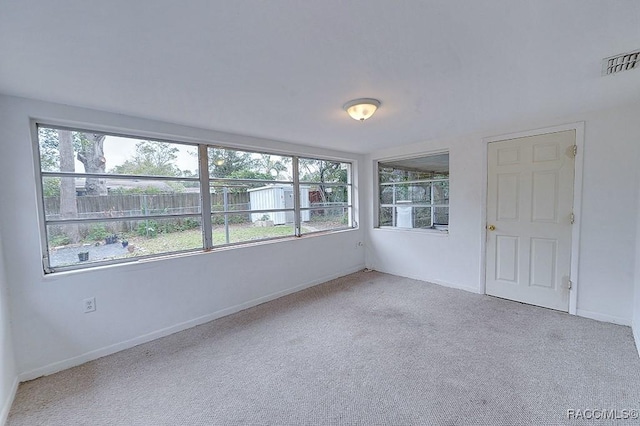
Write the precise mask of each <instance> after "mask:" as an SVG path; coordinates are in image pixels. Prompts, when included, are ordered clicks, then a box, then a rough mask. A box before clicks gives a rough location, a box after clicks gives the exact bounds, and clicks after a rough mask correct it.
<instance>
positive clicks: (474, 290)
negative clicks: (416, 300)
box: [370, 267, 480, 294]
mask: <svg viewBox="0 0 640 426" xmlns="http://www.w3.org/2000/svg"><path fill="white" fill-rule="evenodd" d="M370 268H371V269H372V270H374V271H378V272H382V273H383V274H391V275H396V276H398V277H404V278H411V279H412V280H417V281H424V282H427V283H431V284H437V285H441V286H443V287H449V288H455V289H458V290H464V291H468V292H470V293H476V294H480V291H479V290H478V289H477V288H474V287H469V286H464V285H460V284H455V283H450V282H447V281H440V280H432V279H428V278H424V277H419V276H416V275H412V274H407V273H406V272H401V271H385V270H382V269H378V268H375V267H370Z"/></svg>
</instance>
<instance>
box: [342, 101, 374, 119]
mask: <svg viewBox="0 0 640 426" xmlns="http://www.w3.org/2000/svg"><path fill="white" fill-rule="evenodd" d="M379 106H380V101H379V100H377V99H371V98H361V99H354V100H352V101H349V102H347V103H346V104H344V106H343V107H342V108H344V110H345V111H347V114H349V115H350V116H351V118H353V119H354V120H358V121H364V120H366V119H367V118H369V117H371V116H372V115H373V113H374V112H376V110H377V109H378V107H379Z"/></svg>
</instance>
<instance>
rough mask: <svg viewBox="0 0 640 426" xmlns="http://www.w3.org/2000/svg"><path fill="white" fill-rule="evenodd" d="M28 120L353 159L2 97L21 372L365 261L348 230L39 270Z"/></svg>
mask: <svg viewBox="0 0 640 426" xmlns="http://www.w3.org/2000/svg"><path fill="white" fill-rule="evenodd" d="M30 117H32V118H40V119H51V120H56V121H59V120H63V121H68V122H69V123H70V124H73V123H76V124H77V123H85V126H89V127H90V126H91V124H92V123H93V124H96V125H99V126H101V127H113V128H118V129H120V130H121V131H126V130H128V129H131V130H133V131H141V132H149V133H150V134H157V135H158V136H164V137H170V136H171V135H178V136H182V137H185V138H192V139H194V140H202V141H211V142H214V141H216V142H219V143H227V144H235V145H237V146H244V147H259V148H262V149H265V150H274V151H283V152H287V151H290V152H294V153H298V154H306V155H310V156H313V155H317V156H331V157H341V158H345V159H352V160H361V157H360V156H357V155H353V154H345V153H341V152H334V151H327V150H322V149H319V148H306V147H305V148H303V147H301V146H299V145H292V144H287V143H283V142H277V141H269V140H262V139H255V138H247V137H239V136H234V135H229V134H224V133H220V132H213V131H206V130H202V129H194V128H188V127H183V126H177V125H171V124H167V123H160V122H154V121H149V120H143V119H137V118H132V117H126V116H121V115H115V114H109V113H104V112H99V111H94V110H87V109H79V108H72V107H68V106H63V105H56V104H50V103H44V102H39V101H32V100H26V99H21V98H14V97H7V96H0V147H1V149H2V151H1V155H0V181H1V182H2V185H0V199H1V200H3V202H2V203H1V204H0V230H1V231H2V233H3V235H4V241H6V244H5V247H6V250H5V257H6V276H7V280H8V282H9V285H10V286H9V288H10V292H11V306H12V321H13V338H14V342H13V343H14V348H15V355H16V362H17V370H18V372H19V373H20V378H21V380H26V379H31V378H33V377H37V376H39V375H41V374H48V373H51V372H53V371H57V370H59V369H63V368H67V367H69V366H71V365H75V364H79V363H82V362H84V361H86V360H88V359H92V358H96V357H99V356H102V355H105V354H108V353H111V352H115V351H116V350H120V349H124V348H126V347H129V346H132V345H134V344H138V343H140V342H143V341H146V340H151V339H153V338H156V337H159V336H162V335H164V334H168V333H170V332H173V331H177V330H180V329H183V328H186V327H188V326H192V325H195V324H198V323H202V322H205V321H207V320H210V319H212V318H215V317H218V316H221V315H224V314H228V313H231V312H234V311H237V310H239V309H241V308H245V307H248V306H252V305H255V304H257V303H259V302H261V301H266V300H268V299H270V298H273V297H275V296H276V295H280V294H286V293H289V292H292V291H295V290H297V289H300V288H303V287H305V286H309V285H313V284H316V283H320V282H323V281H326V280H329V279H331V278H334V277H338V276H342V275H346V274H348V273H351V272H355V271H356V270H359V269H361V268H363V267H364V250H363V248H362V247H359V246H358V244H357V243H358V241H362V240H363V231H361V230H349V231H344V232H339V233H334V234H331V235H324V236H308V237H304V238H299V239H295V240H291V241H280V242H272V243H266V244H260V245H255V246H252V247H245V248H235V249H226V250H218V251H214V252H212V253H199V254H194V255H187V256H181V257H175V258H171V259H167V260H162V261H158V260H156V261H148V262H139V263H132V264H126V265H117V266H110V267H102V268H97V269H94V270H90V271H86V270H85V271H76V272H68V273H59V274H53V275H48V276H46V277H45V276H44V275H43V273H42V265H41V252H40V251H41V250H40V235H39V227H38V216H37V210H36V194H35V177H34V176H35V173H34V165H33V155H32V143H31V140H30V130H29V118H30ZM356 173H357V170H356ZM356 182H357V180H356ZM356 202H357V200H356ZM91 296H95V297H96V306H97V311H96V312H94V313H91V314H85V313H83V312H82V300H83V299H84V298H87V297H91Z"/></svg>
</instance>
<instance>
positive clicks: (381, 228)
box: [373, 226, 449, 237]
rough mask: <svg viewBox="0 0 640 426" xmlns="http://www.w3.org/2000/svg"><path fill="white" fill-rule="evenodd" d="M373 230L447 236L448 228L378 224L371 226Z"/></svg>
mask: <svg viewBox="0 0 640 426" xmlns="http://www.w3.org/2000/svg"><path fill="white" fill-rule="evenodd" d="M373 230H374V231H381V232H409V233H416V234H427V235H434V236H438V237H448V236H449V230H448V229H446V230H440V229H421V228H397V227H393V226H378V227H375V228H373Z"/></svg>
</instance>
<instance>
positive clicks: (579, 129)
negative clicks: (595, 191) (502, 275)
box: [480, 121, 584, 315]
mask: <svg viewBox="0 0 640 426" xmlns="http://www.w3.org/2000/svg"><path fill="white" fill-rule="evenodd" d="M567 130H575V132H576V142H575V144H576V146H577V147H578V152H577V155H576V157H575V171H574V173H575V175H574V181H573V214H574V216H575V223H574V225H573V228H572V230H571V272H570V274H571V281H572V285H571V290H569V314H571V315H576V312H577V303H578V289H579V280H578V278H579V277H578V267H579V264H580V228H581V223H582V220H581V219H582V214H581V213H582V169H583V162H584V121H578V122H575V123H568V124H560V125H557V126H551V127H543V128H538V129H533V130H526V131H522V132H515V133H507V134H502V135H497V136H489V137H485V138H482V144H483V149H482V154H483V165H482V167H483V173H482V179H483V182H482V215H481V216H482V223H481V229H482V231H481V236H482V237H481V238H482V239H481V241H480V251H481V252H480V260H481V261H480V293H481V294H487V275H486V273H487V229H486V224H487V195H488V188H487V185H488V182H489V155H488V152H489V144H490V143H491V142H499V141H505V140H509V139H517V138H524V137H528V136H538V135H545V134H548V133H557V132H563V131H567Z"/></svg>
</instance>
